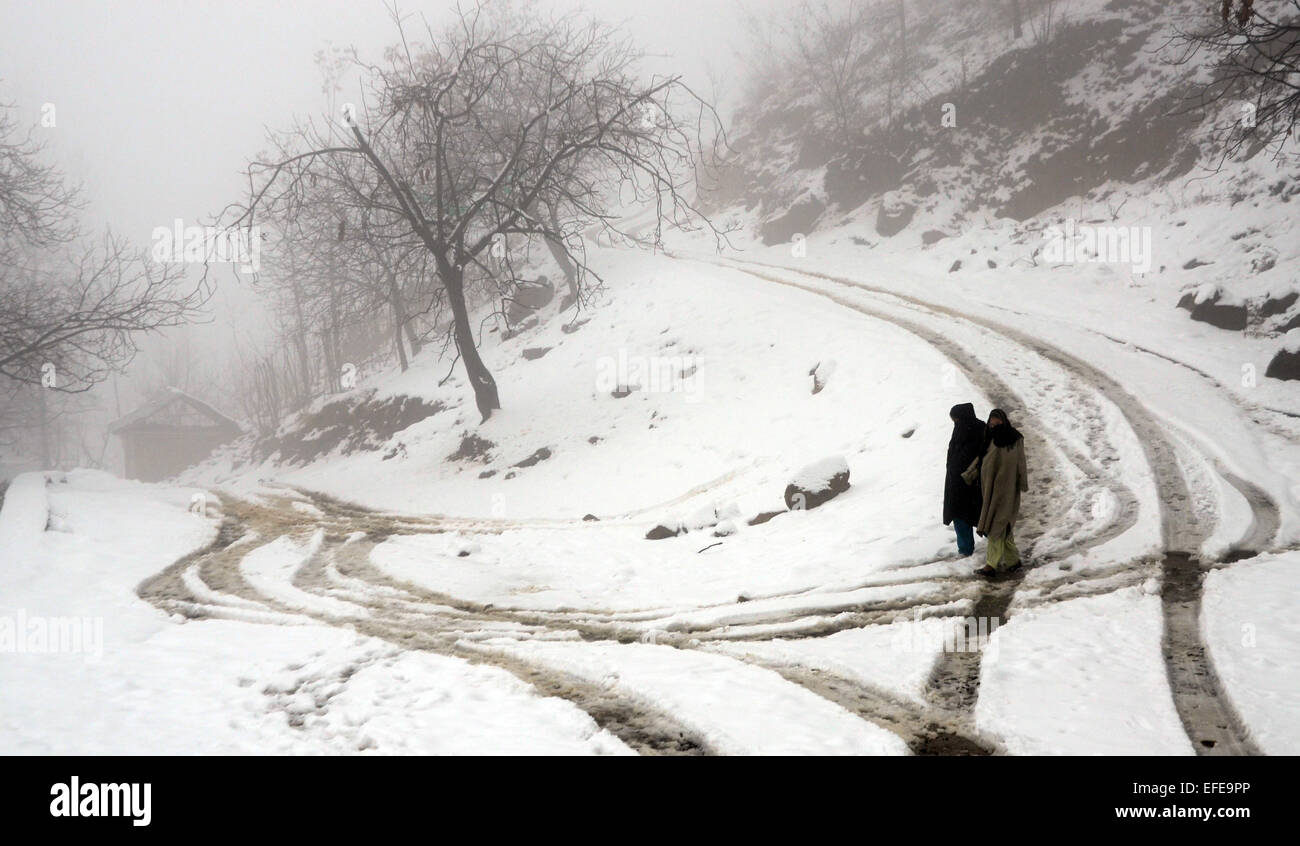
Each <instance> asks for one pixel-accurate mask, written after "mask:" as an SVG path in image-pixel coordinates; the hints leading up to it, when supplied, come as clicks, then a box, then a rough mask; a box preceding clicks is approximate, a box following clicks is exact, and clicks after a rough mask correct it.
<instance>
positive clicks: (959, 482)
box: [943, 402, 985, 556]
mask: <svg viewBox="0 0 1300 846" xmlns="http://www.w3.org/2000/svg"><path fill="white" fill-rule="evenodd" d="M948 416H949V417H951V418H952V440H950V441H949V442H948V473H947V475H946V477H945V478H944V483H943V524H944V525H945V526H947V525H948V524H949V523H951V524H952V527H953V529H954V530H956V532H957V551H958V552H959V553H961V554H962V555H963V556H967V555H971V554H973V553H974V552H975V535H974V533H973V527H974V526H975V524H976V523H978V522H979V519H980V508H981V507H982V506H983V504H984V503H983V497H982V495H981V494H980V486H979V485H968V484H966V482H965V481H964V480H963V479H962V477H961V474H962V472H963V471H965V470H966V468H967V467H969V466H970V464H971V462H972V461H974V460H975V459H976V458H978V457H979V455H980V450H981V449H982V448H983V446H984V428H985V427H984V421H982V420H980V419H979V418H978V417H976V416H975V406H974V405H972V404H971V403H968V402H964V403H961V404H960V405H954V406H953V407H952V410H951V411H949V412H948Z"/></svg>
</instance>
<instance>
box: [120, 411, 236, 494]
mask: <svg viewBox="0 0 1300 846" xmlns="http://www.w3.org/2000/svg"><path fill="white" fill-rule="evenodd" d="M108 431H110V432H112V433H113V434H115V435H117V436H118V438H120V439H121V441H122V454H123V457H124V459H125V464H126V477H127V478H128V479H139V480H140V481H142V482H157V481H160V480H162V479H167V478H170V477H172V476H175V475H176V474H177V473H179V472H181V471H182V470H184V469H185V468H186V467H190V466H193V465H195V464H198V463H199V462H200V461H202V460H203V459H205V458H207V457H208V455H210V454H211V453H212V450H214V449H216V448H217V447H218V446H220V445H222V444H224V443H228V442H229V441H231V440H234V439H235V438H236V437H238V436H239V435H240V434H241V432H242V430H241V429H240V427H239V424H238V423H236V422H235V421H234V420H231V419H230V418H229V417H227V416H226V415H224V414H222V413H221V412H219V411H217V410H216V409H215V408H213V407H212V406H210V405H208V404H207V403H205V402H203V401H202V400H198V399H195V398H194V397H192V396H190V395H189V394H187V393H185V392H184V391H182V390H179V389H177V388H166V389H164V390H163V391H160V392H159V393H158V394H157V395H156V396H154V398H153V399H151V400H149V402H147V403H145V404H144V405H142V406H140V407H139V408H137V409H136V410H135V411H133V412H131V413H130V414H128V415H126V416H125V417H123V418H121V419H120V420H116V421H114V422H113V423H110V424H109V426H108Z"/></svg>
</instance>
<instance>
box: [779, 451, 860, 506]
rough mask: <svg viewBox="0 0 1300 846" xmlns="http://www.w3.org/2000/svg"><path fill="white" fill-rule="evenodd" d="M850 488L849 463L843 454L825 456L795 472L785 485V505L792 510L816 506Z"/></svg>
mask: <svg viewBox="0 0 1300 846" xmlns="http://www.w3.org/2000/svg"><path fill="white" fill-rule="evenodd" d="M848 489H849V463H848V462H847V461H845V460H844V457H843V456H839V455H837V456H833V457H831V458H824V459H822V460H821V461H818V462H815V463H813V464H809V465H808V466H807V467H805V468H803V469H802V470H800V471H799V472H798V473H796V474H795V477H794V478H793V479H791V480H790V484H788V485H786V487H785V506H786V508H789V509H790V510H791V511H805V510H807V509H809V508H816V507H817V506H819V505H822V504H824V503H826V502H829V501H830V500H832V499H834V498H835V497H837V496H839V495H840V494H842V493H844V492H845V491H847V490H848Z"/></svg>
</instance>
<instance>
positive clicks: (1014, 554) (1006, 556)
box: [984, 526, 1020, 570]
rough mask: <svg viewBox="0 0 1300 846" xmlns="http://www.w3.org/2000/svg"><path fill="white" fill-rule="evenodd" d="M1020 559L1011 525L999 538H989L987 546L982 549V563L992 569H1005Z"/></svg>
mask: <svg viewBox="0 0 1300 846" xmlns="http://www.w3.org/2000/svg"><path fill="white" fill-rule="evenodd" d="M1019 561H1020V549H1019V548H1018V547H1017V546H1016V539H1015V537H1014V536H1013V535H1012V534H1011V527H1010V526H1007V531H1006V533H1005V534H1003V535H1002V537H1000V538H989V539H988V546H987V547H985V549H984V563H985V564H987V565H989V566H990V567H992V568H993V569H994V570H1005V569H1007V568H1008V567H1011V566H1014V565H1015V564H1016V563H1018V562H1019Z"/></svg>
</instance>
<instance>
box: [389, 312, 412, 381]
mask: <svg viewBox="0 0 1300 846" xmlns="http://www.w3.org/2000/svg"><path fill="white" fill-rule="evenodd" d="M400 314H401V313H400V311H399V310H398V308H397V303H393V343H395V344H397V361H398V362H399V363H400V364H401V365H402V372H403V373H405V372H406V369H407V368H408V367H410V364H409V363H408V362H407V360H406V345H405V344H403V343H402V319H401V317H400Z"/></svg>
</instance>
